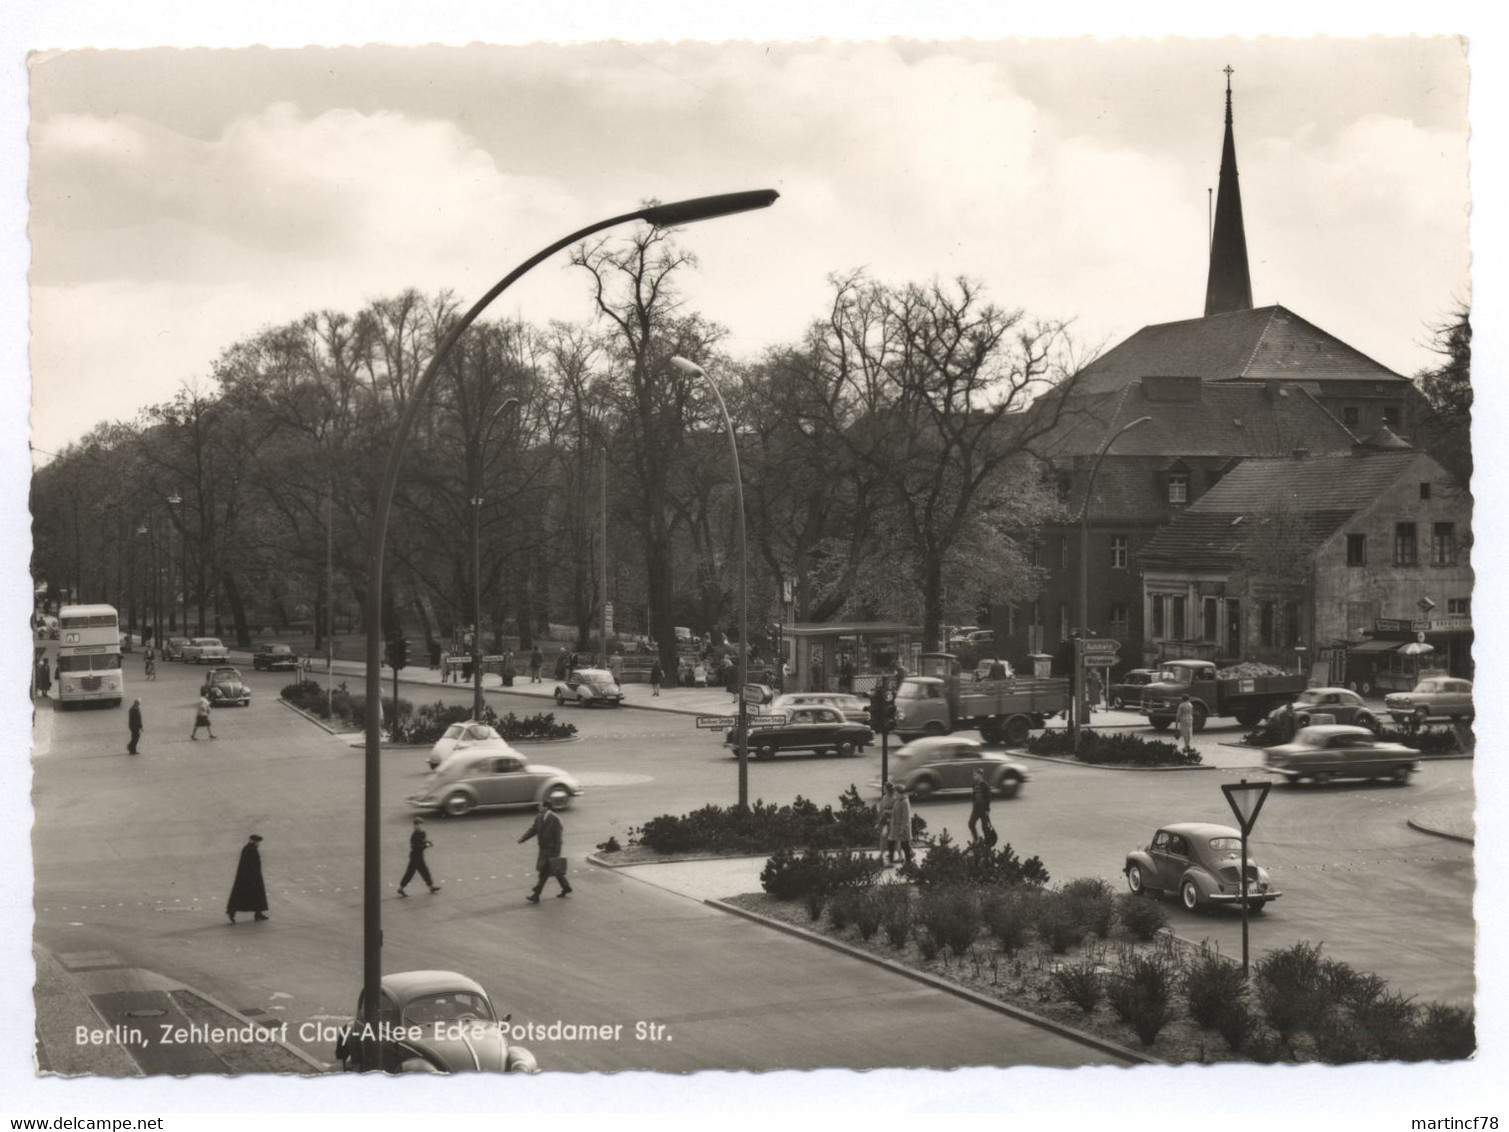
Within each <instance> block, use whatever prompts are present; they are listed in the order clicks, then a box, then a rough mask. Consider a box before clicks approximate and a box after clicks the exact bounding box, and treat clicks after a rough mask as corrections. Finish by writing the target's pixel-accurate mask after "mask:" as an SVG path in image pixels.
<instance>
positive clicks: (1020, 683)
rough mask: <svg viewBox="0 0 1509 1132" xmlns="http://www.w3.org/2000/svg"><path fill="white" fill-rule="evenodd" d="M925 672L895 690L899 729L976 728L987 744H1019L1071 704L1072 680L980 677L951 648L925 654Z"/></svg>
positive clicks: (902, 732) (942, 731)
mask: <svg viewBox="0 0 1509 1132" xmlns="http://www.w3.org/2000/svg"><path fill="white" fill-rule="evenodd" d="M921 668H922V671H921V674H920V675H917V676H907V677H905V678H904V679H903V680H902V681H901V686H900V687H899V688H898V689H897V691H896V731H897V733H898V734H900V735H902V736H906V737H909V736H913V735H946V734H948V733H949V732H952V731H966V730H977V731H979V733H980V738H982V739H984V740H985V741H986V742H987V743H1006V744H1008V745H1010V746H1013V747H1015V746H1020V745H1021V744H1022V743H1025V742H1026V741H1027V736H1028V734H1029V733H1031V732H1032V731H1034V730H1036V729H1038V728H1041V727H1043V726H1044V725H1045V724H1046V723H1047V721H1048V720H1049V719H1051V718H1052V717H1054V716H1056V715H1060V714H1063V713H1064V712H1067V711H1068V709H1069V703H1070V700H1071V698H1072V697H1071V693H1070V689H1069V681H1068V680H1062V679H1053V678H1050V677H1034V676H1006V677H1004V678H1002V679H995V680H991V679H984V680H977V679H975V677H974V674H973V673H968V672H965V671H964V668H963V665H962V664H961V663H960V661H959V658H958V657H957V656H955V655H954V654H953V653H923V654H922V658H921Z"/></svg>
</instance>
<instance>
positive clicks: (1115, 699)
mask: <svg viewBox="0 0 1509 1132" xmlns="http://www.w3.org/2000/svg"><path fill="white" fill-rule="evenodd" d="M1111 706H1112V707H1113V708H1115V709H1116V710H1117V711H1120V710H1121V709H1122V708H1124V707H1126V701H1125V700H1124V699H1122V698H1121V697H1120V696H1112V697H1111Z"/></svg>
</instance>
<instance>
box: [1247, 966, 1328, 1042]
mask: <svg viewBox="0 0 1509 1132" xmlns="http://www.w3.org/2000/svg"><path fill="white" fill-rule="evenodd" d="M1257 996H1258V1003H1259V1005H1261V1006H1262V1008H1263V1016H1264V1017H1265V1018H1267V1020H1268V1025H1270V1026H1272V1027H1273V1029H1274V1031H1275V1032H1277V1034H1278V1036H1279V1037H1280V1038H1281V1039H1282V1040H1283V1042H1284V1044H1285V1045H1288V1046H1291V1047H1292V1046H1293V1044H1294V1038H1295V1036H1296V1035H1297V1034H1298V1033H1299V1032H1300V1031H1301V1030H1308V1029H1310V1028H1312V1027H1313V1026H1314V1024H1315V1022H1316V1021H1317V1019H1318V1018H1319V1017H1320V1016H1321V1015H1322V1014H1323V1013H1324V1011H1325V1009H1326V1007H1327V1006H1328V1005H1330V996H1329V995H1328V994H1327V993H1326V974H1325V967H1324V965H1323V964H1322V962H1321V958H1320V945H1319V944H1316V943H1310V942H1308V941H1307V940H1301V941H1300V942H1298V943H1296V944H1293V945H1291V946H1289V947H1284V948H1280V949H1278V950H1276V951H1270V952H1269V953H1268V954H1267V955H1265V956H1264V957H1263V958H1262V959H1261V960H1259V961H1258V964H1257Z"/></svg>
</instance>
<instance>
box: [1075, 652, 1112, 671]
mask: <svg viewBox="0 0 1509 1132" xmlns="http://www.w3.org/2000/svg"><path fill="white" fill-rule="evenodd" d="M1079 659H1080V663H1082V664H1083V665H1084V666H1085V667H1086V668H1114V667H1115V666H1116V654H1115V653H1110V652H1092V653H1086V654H1085V655H1084V656H1082V657H1080V658H1079Z"/></svg>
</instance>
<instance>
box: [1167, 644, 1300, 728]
mask: <svg viewBox="0 0 1509 1132" xmlns="http://www.w3.org/2000/svg"><path fill="white" fill-rule="evenodd" d="M1244 670H1246V671H1248V672H1250V673H1251V675H1244V674H1243V672H1244ZM1309 683H1310V681H1309V679H1308V677H1306V676H1305V675H1303V674H1302V673H1300V674H1295V675H1288V674H1285V673H1282V672H1278V671H1277V670H1276V669H1270V668H1269V667H1268V666H1267V665H1252V666H1247V665H1237V666H1235V668H1234V669H1224V670H1220V671H1218V670H1217V668H1216V666H1215V665H1214V664H1213V663H1212V662H1211V661H1208V660H1165V661H1164V662H1163V663H1162V664H1160V665H1159V666H1158V676H1157V679H1155V680H1154V681H1153V682H1152V683H1151V684H1148V685H1146V686H1144V687H1143V689H1142V705H1141V709H1140V710H1141V712H1142V714H1143V715H1145V716H1147V721H1148V722H1149V723H1150V724H1152V725H1153V729H1154V730H1155V731H1166V730H1167V729H1168V728H1169V726H1170V724H1172V723H1173V722H1174V713H1175V712H1176V711H1178V710H1179V703H1180V701H1181V700H1183V698H1184V697H1185V696H1188V697H1189V699H1190V702H1191V703H1192V704H1194V706H1195V730H1196V731H1200V730H1202V729H1203V728H1204V727H1205V721H1206V720H1207V719H1210V718H1212V717H1215V716H1231V717H1234V718H1235V719H1236V721H1237V722H1238V723H1240V724H1242V725H1243V726H1244V727H1251V726H1252V725H1253V724H1255V723H1257V721H1258V720H1260V719H1262V718H1263V716H1265V715H1267V714H1268V713H1269V712H1270V711H1272V710H1273V709H1274V708H1276V707H1282V706H1283V705H1284V704H1287V703H1291V702H1293V700H1294V697H1295V696H1297V695H1298V694H1299V693H1300V692H1303V691H1304V690H1305V688H1307V687H1308V686H1309Z"/></svg>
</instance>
